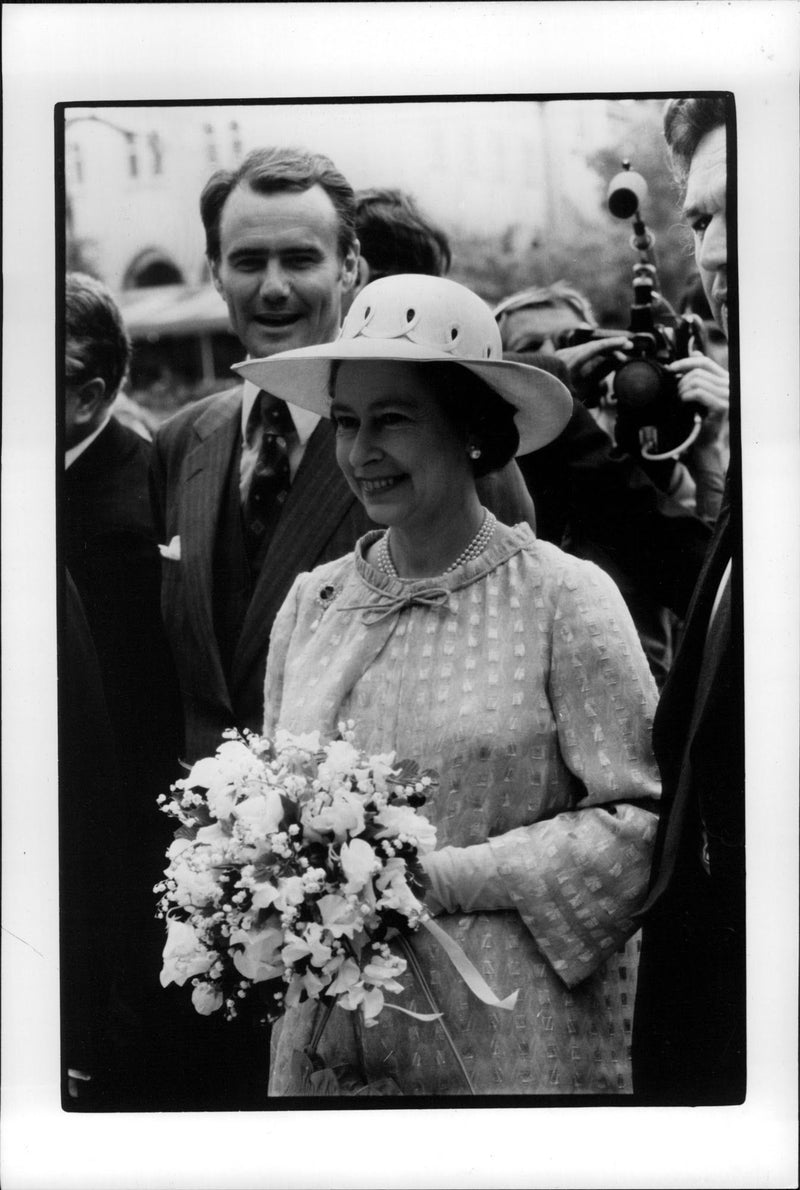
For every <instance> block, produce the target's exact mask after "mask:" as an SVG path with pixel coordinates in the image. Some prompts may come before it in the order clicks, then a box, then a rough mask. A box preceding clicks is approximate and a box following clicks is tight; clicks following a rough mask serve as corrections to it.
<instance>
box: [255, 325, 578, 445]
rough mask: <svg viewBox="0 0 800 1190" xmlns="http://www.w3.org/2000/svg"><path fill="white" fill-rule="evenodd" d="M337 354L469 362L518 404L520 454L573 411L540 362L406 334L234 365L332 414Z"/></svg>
mask: <svg viewBox="0 0 800 1190" xmlns="http://www.w3.org/2000/svg"><path fill="white" fill-rule="evenodd" d="M335 360H340V361H342V360H387V361H396V362H398V363H410V362H413V363H431V364H436V363H448V364H457V365H458V366H459V367H460V368H466V369H467V371H469V372H472V373H474V375H476V376H478V377H479V378H480V379H481V380H482V381H483V382H484V384H486V385H487V386H488V388H490V389H492V390H493V391H494V392H496V393H497V395H498V396H500V397H502V398H503V399H504V400H505V401H508V402H509V404H511V405H513V406H514V408H515V409H516V413H515V415H514V422H515V424H516V427H517V431H518V433H519V448H518V450H517V454H518V455H524V454H530V452H531V451H534V450H538V449H539V448H540V447H542V446H546V445H547V443H548V442H552V441H553V439H554V438H557V437H558V435H559V434H560V433H561V431H562V430H563V429H564V427H565V426H566V424H567V422H568V421H569V419H570V417H571V416H572V408H573V402H572V395H571V394H570V391H569V389H568V388H567V387H566V385H564V384H562V383H561V381H560V380H558V379H557V378H556V377H555V376H552V375H551V374H550V373H549V372H545V371H544V370H543V369H541V368H534V367H533V366H532V365H530V364H520V363H514V362H512V361H510V360H485V359H463V358H459V357H454V356H452V355H448V354H447V352H445V351H441V352H436V351H431V349H430V347H425V346H423V345H420V344H417V343H412V342H410V341H409V340H402V339H401V340H398V339H392V340H391V341H390V342H387V341H386V340H381V339H367V338H361V337H360V338H358V339H357V340H354V339H337V340H336V341H335V342H334V343H320V344H318V345H316V346H314V347H300V348H296V349H295V350H293V351H281V352H279V353H277V354H276V355H270V356H267V357H266V358H265V359H249V360H243V361H242V363H239V364H234V365H233V368H234V371H236V372H238V373H239V375H240V376H243V377H244V379H245V380H249V381H251V383H253V384H255V385H257V386H258V387H259V388H261V389H264V391H266V392H269V393H272V394H273V396H276V397H281V398H282V399H283V400H284V401H288V402H290V404H292V405H299V406H300V408H301V409H308V410H309V411H310V412H312V413H318V414H320V416H321V417H330V403H331V402H330V394H329V392H328V380H329V377H330V365H331V363H332V362H333V361H335Z"/></svg>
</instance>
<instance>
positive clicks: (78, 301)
mask: <svg viewBox="0 0 800 1190" xmlns="http://www.w3.org/2000/svg"><path fill="white" fill-rule="evenodd" d="M65 296H66V302H65V308H66V314H65V331H66V335H65V340H66V341H65V351H66V360H65V376H66V381H67V384H70V385H78V384H84V383H85V382H86V381H87V380H94V379H95V378H96V377H98V376H99V377H100V379H101V380H103V382H104V383H105V386H106V396H108V397H113V396H116V394H117V392H118V391H119V389H120V387H121V385H122V382H123V380H124V379H125V374H126V372H127V370H128V363H129V362H130V358H131V341H130V338H129V337H128V332H127V331H126V330H125V324H124V322H123V321H122V315H121V314H120V312H119V308H118V307H117V304H116V302H115V301H114V299H113V297H112V296H111V293H110V291H109V290H108V289H107V288H106V286H105V285H103V283H102V281H98V280H96V278H94V277H89V276H88V275H87V274H86V273H67V277H66V285H65Z"/></svg>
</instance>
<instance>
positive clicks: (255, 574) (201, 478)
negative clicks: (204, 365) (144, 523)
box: [151, 148, 533, 760]
mask: <svg viewBox="0 0 800 1190" xmlns="http://www.w3.org/2000/svg"><path fill="white" fill-rule="evenodd" d="M200 211H201V215H202V219H203V224H204V227H205V231H206V248H207V254H208V260H209V265H210V268H211V273H212V276H213V278H214V284H215V285H216V287H217V289H218V290H219V292H220V293H221V294H222V296H223V297H224V298H225V301H226V303H227V306H228V312H229V317H230V322H231V326H232V328H233V330H234V331H235V332H236V334H237V335H238V336H239V338H240V340H241V342H242V346H243V348H244V350H245V351H246V352H247V354H248V355H250V356H252V357H254V358H258V357H263V356H268V355H272V354H274V353H276V352H278V351H287V350H289V349H291V348H295V347H305V346H311V345H313V344H316V343H324V342H329V341H331V340H333V339H335V338H336V336H337V334H338V332H339V326H340V323H341V319H342V312H343V308H344V305H345V303H346V301H347V297H348V295H349V294H350V292H351V291H352V290H353V289H354V288H355V287H356V285H357V284H358V283H359V282H358V276H359V264H360V265H361V272H362V280H361V283H363V281H364V280H365V279H366V274H365V273H364V262H363V260H362V261H361V262H359V242H358V238H357V234H356V225H355V218H356V205H355V199H354V194H353V191H352V189H351V187H350V186H349V184H348V183H347V181H346V180H345V179H344V178H343V177H342V175H341V174H340V173H339V171H338V170H337V169H336V167H335V166H334V165H333V163H332V162H331V161H330V160H329V159H328V158H327V157H324V156H322V155H320V154H311V153H304V152H300V151H297V150H289V149H279V148H272V149H259V150H255V151H254V152H252V153H250V154H249V156H248V157H247V158H246V159H245V161H244V162H243V163H242V165H241V166H240V167H239V169H238V170H236V171H235V172H231V171H225V170H222V171H218V172H217V173H215V174H214V175H213V176H212V177H211V178H210V180H209V181H208V183H207V184H206V186H205V188H204V190H203V193H202V196H201V199H200ZM411 263H412V262H411V261H406V262H404V265H403V267H409V266H410V264H411ZM395 271H396V270H395ZM260 408H261V409H266V410H267V414H266V416H267V418H268V419H272V421H273V423H274V425H275V426H277V428H278V431H279V432H278V433H274V432H268V433H266V434H265V433H264V431H263V428H262V427H261V426H260V425H259V423H260V421H261V418H262V416H263V415H260V414H259V409H260ZM276 419H278V420H276ZM287 419H288V420H287ZM265 438H270V439H272V440H273V441H275V440H277V443H278V445H279V448H280V450H282V451H283V452H284V454H285V459H279V460H278V462H277V464H276V462H275V459H274V457H273V458H272V459H270V461H269V463H268V466H267V468H266V469H267V471H269V472H270V473H271V474H272V473H274V472H275V471H276V470H277V471H278V472H280V471H281V470H282V471H283V479H282V480H281V478H280V474H278V475H277V476H275V475H274V474H272V478H273V479H274V480H275V482H274V484H273V490H272V491H271V492H270V491H269V485H268V484H267V496H266V498H265V503H262V504H261V508H260V512H259V515H258V517H257V518H256V533H255V534H254V533H253V532H252V531H251V529H250V527H249V525H250V523H251V519H252V509H251V505H252V503H253V500H252V493H253V488H254V478H253V477H254V475H255V476H256V477H257V476H258V475H259V474H260V472H261V471H262V470H263V469H264V467H263V455H262V454H260V443H264V441H265ZM268 445H269V444H268ZM507 470H508V472H509V474H508V476H507V477H506V479H504V480H500V481H497V480H494V479H493V480H491V481H489V482H488V484H487V491H488V490H489V489H491V492H492V494H493V496H492V506H493V508H494V510H495V511H501V510H502V514H503V515H506V516H513V517H514V519H516V520H521V519H522V518H523V517H524V516H526V515H529V516H530V517H531V518H532V516H533V507H532V504H531V502H530V499H529V497H528V495H527V492H526V490H525V486H524V484H523V483H522V480H521V477H520V476H519V474H518V473H517V472H516V471H515V470H514V469H512V468H509V469H507ZM268 478H269V477H268ZM151 485H152V493H153V498H154V507H155V510H156V516H157V520H158V523H159V526H160V529H159V531H160V533H161V540H162V541H163V542H164V544H165V547H166V549H165V551H164V552H165V555H166V556H165V558H164V562H163V580H162V611H163V614H164V620H165V624H166V628H167V632H168V635H169V637H170V641H171V643H172V647H173V651H174V653H175V657H176V659H177V665H178V669H179V672H180V679H181V688H182V692H183V704H184V717H185V725H186V753H187V758H188V759H190V760H194V759H196V758H197V757H198V756H203V755H207V754H210V753H213V752H214V750H215V749H216V747H217V745H218V744H219V742H220V735H221V732H222V731H223V730H224V729H225V728H226V727H239V728H245V727H246V728H250V729H251V730H255V731H258V730H260V728H261V724H262V712H263V685H264V671H265V667H266V659H267V651H268V647H269V634H270V630H271V628H272V622H273V620H274V618H275V613H276V612H277V610H278V608H279V607H280V605H281V603H282V602H283V600H284V598H285V596H286V595H287V594H288V591H289V588H290V586H291V584H292V582H293V580H294V578H295V577H296V576H297V574H299V573H300V572H301V571H305V570H311V569H312V568H313V567H315V566H318V565H320V564H321V563H322V562H325V561H328V560H329V559H331V558H336V557H340V556H341V555H342V554H346V553H348V552H349V551H350V550H351V549H352V548H353V545H354V543H355V541H356V540H357V539H358V537H360V536H361V535H362V534H363V533H365V532H366V531H367V529H369V528H373V527H374V526H373V525H372V524H371V522H369V520H368V519H367V517H366V515H365V513H364V511H363V508H362V507H361V505H360V504H359V503H358V501H357V500H356V499H355V496H354V495H353V493H352V492H351V491H350V489H349V487H348V486H347V484H346V483H345V481H344V478H343V477H342V475H341V473H340V471H339V468H338V466H337V464H336V459H335V453H334V434H333V429H332V427H331V423H330V422H329V421H328V420H327V419H319V418H318V417H317V416H316V415H315V414H308V413H304V412H303V411H302V410H298V409H297V408H296V407H293V408H291V409H289V408H288V407H287V406H286V405H284V404H283V402H276V401H275V400H274V398H272V397H270V396H269V394H263V393H259V392H258V390H257V389H256V388H255V387H254V386H253V385H252V384H249V383H245V384H244V385H243V386H239V387H237V388H234V389H231V390H229V391H227V392H224V393H221V394H219V395H218V396H213V397H209V398H207V399H206V400H204V401H200V402H198V403H197V404H195V405H192V406H191V407H190V408H189V409H187V410H185V411H182V412H180V413H178V414H177V415H176V416H175V417H173V418H172V419H171V420H170V421H169V422H167V423H166V425H164V426H163V427H162V428H161V430H160V431H159V433H158V434H157V436H156V440H155V451H154V458H153V466H152V473H151ZM178 543H179V544H178Z"/></svg>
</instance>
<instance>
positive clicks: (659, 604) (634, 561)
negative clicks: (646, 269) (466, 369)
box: [495, 281, 707, 686]
mask: <svg viewBox="0 0 800 1190" xmlns="http://www.w3.org/2000/svg"><path fill="white" fill-rule="evenodd" d="M495 318H496V319H497V321H498V324H499V327H500V332H501V337H502V339H503V345H504V348H505V349H506V352H505V353H506V358H510V359H515V358H516V359H520V360H525V361H528V362H530V361H531V358H532V357H531V354H530V353H532V352H541V353H542V354H541V356H537V360H536V362H537V363H539V364H540V366H541V365H542V363H543V361H544V360H546V359H547V358H550V359H551V360H552V361H554V363H555V364H556V366H557V367H558V368H559V369H560V371H561V374H562V375H563V376H564V378H565V379H567V380H568V383H569V384H570V385H571V386H572V387H573V391H575V394H576V397H577V398H578V399H577V400H576V404H575V412H574V414H573V418H572V421H571V422H570V425H569V426H568V427H567V430H566V431H565V432H564V433H563V434H562V435H561V437H560V438H559V439H558V440H557V441H556V442H555V443H553V444H551V445H550V446H548V447H545V448H544V450H542V451H538V452H537V453H536V454H535V455H532V456H530V457H529V458H522V459H520V460H519V465H520V467H521V469H522V471H523V474H524V475H525V479H526V482H527V483H528V487H529V488H530V490H531V493H532V495H533V497H534V503H535V505H536V511H537V529H538V533H539V536H541V537H545V538H546V539H547V540H549V541H553V542H555V543H556V544H557V545H561V546H562V547H563V548H564V549H566V550H568V552H570V553H573V554H575V555H577V556H578V557H582V558H588V559H589V560H591V561H593V562H595V563H597V565H598V566H600V567H602V568H603V569H604V570H605V571H606V572H607V573H608V574H610V575H611V576H612V578H613V579H614V581H615V582H616V583H617V585H618V587H619V588H620V590H621V592H622V594H623V596H624V598H625V601H626V603H627V604H628V608H629V610H630V612H631V615H632V617H633V620H634V623H635V624H636V628H637V631H638V633H639V637H640V640H641V642H642V647H643V648H644V651H645V653H646V655H647V659H648V661H649V664H650V668H651V670H652V672H653V676H654V677H655V679H656V682H657V683H658V685H659V686H662V685H663V684H664V681H665V680H666V677H667V674H668V672H669V668H670V665H671V663H672V655H673V643H674V637H675V632H676V628H677V624H678V620H679V618H680V617H681V616H682V615H683V613H684V611H685V608H686V605H685V603H682V602H681V598H682V596H681V598H679V599H676V598H675V590H674V588H670V586H669V585H668V583H671V582H672V581H676V582H682V581H683V580H684V578H687V579H688V578H690V576H691V575H692V574H694V575H695V576H696V574H697V573H698V572H699V564H698V561H697V559H698V556H701V553H702V548H704V543H705V541H706V540H707V537H706V535H705V533H704V532H703V530H702V527H701V525H700V522H699V521H698V520H697V519H696V518H695V517H694V515H692V514H693V513H694V507H695V503H694V501H695V491H694V484H693V482H692V481H691V479H690V477H689V475H688V473H687V471H686V469H685V468H684V467H682V466H681V465H676V464H675V463H674V461H672V462H670V463H669V464H668V466H667V468H665V467H664V465H663V464H658V465H656V467H654V468H652V469H651V468H650V467H648V466H646V465H645V464H644V462H643V460H641V459H639V458H634V457H632V456H630V455H627V454H624V453H623V452H620V451H619V450H618V449H617V448H616V447H615V446H614V444H613V433H614V424H613V423H614V413H615V411H614V407H613V405H609V403H608V402H606V400H605V392H606V389H607V388H608V381H607V380H606V379H605V378H606V376H607V375H608V373H609V366H610V365H611V366H613V364H614V363H615V362H616V359H617V357H619V358H620V359H624V358H625V357H624V356H621V355H619V353H620V352H621V351H623V350H630V349H631V347H632V342H631V340H630V339H629V338H628V337H627V335H626V334H620V335H606V334H605V333H603V334H602V336H598V337H597V338H592V339H590V340H589V341H587V342H582V343H578V344H575V345H573V346H569V347H565V348H560V347H559V346H558V344H559V343H560V342H562V341H563V338H564V336H565V335H568V334H570V333H572V332H575V331H581V332H583V333H589V334H591V333H594V332H595V330H596V327H597V324H596V319H595V316H594V312H593V310H592V307H591V305H590V303H589V301H588V299H587V298H586V297H585V296H584V295H583V294H581V293H580V292H579V291H578V290H577V289H575V288H574V287H573V286H571V285H569V284H567V283H566V282H564V281H558V282H556V283H555V284H553V285H549V286H539V287H535V288H532V289H527V290H523V291H521V292H519V293H516V294H513V295H511V296H510V297H509V298H506V299H505V301H503V302H501V303H500V305H499V306H498V307H497V308H496V310H495ZM659 481H660V482H659ZM656 493H658V494H657V495H656ZM684 540H685V541H686V542H687V546H686V553H685V555H683V554H682V548H683V547H682V544H681V543H682V541H684ZM698 540H701V541H702V542H703V546H700V547H698V546H697V542H698ZM665 580H666V581H665Z"/></svg>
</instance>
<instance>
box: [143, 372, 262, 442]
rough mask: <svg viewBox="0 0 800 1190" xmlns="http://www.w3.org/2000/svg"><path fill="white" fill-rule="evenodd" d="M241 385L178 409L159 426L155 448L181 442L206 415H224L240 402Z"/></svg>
mask: <svg viewBox="0 0 800 1190" xmlns="http://www.w3.org/2000/svg"><path fill="white" fill-rule="evenodd" d="M241 399H242V385H236V386H235V387H234V388H229V389H225V391H224V392H220V393H212V395H211V396H210V397H203V398H202V400H200V401H193V402H192V403H191V404H190V405H187V406H186V407H185V408H184V409H179V410H178V412H177V413H174V414H173V415H172V417H170V418H168V419H167V421H165V422H164V423H163V425H161V426H159V428H158V430H157V431H156V436H155V446H156V449H161V448H165V449H167V450H168V449H170V448H171V447H173V446H174V445H175V444H177V443H181V442H183V441H184V440H185V439H186V437H187V435H189V434H191V433H192V432H193V431H194V428H195V426H196V425H197V423H198V422H200V421H202V420H203V419H204V418H206V416H207V415H208V416H210V417H211V418H212V419H213V417H214V415H215V414H219V415H220V416H221V417H224V416H225V415H226V414H227V413H229V412H232V411H233V410H234V409H235V408H236V406H237V404H240V403H241Z"/></svg>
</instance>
